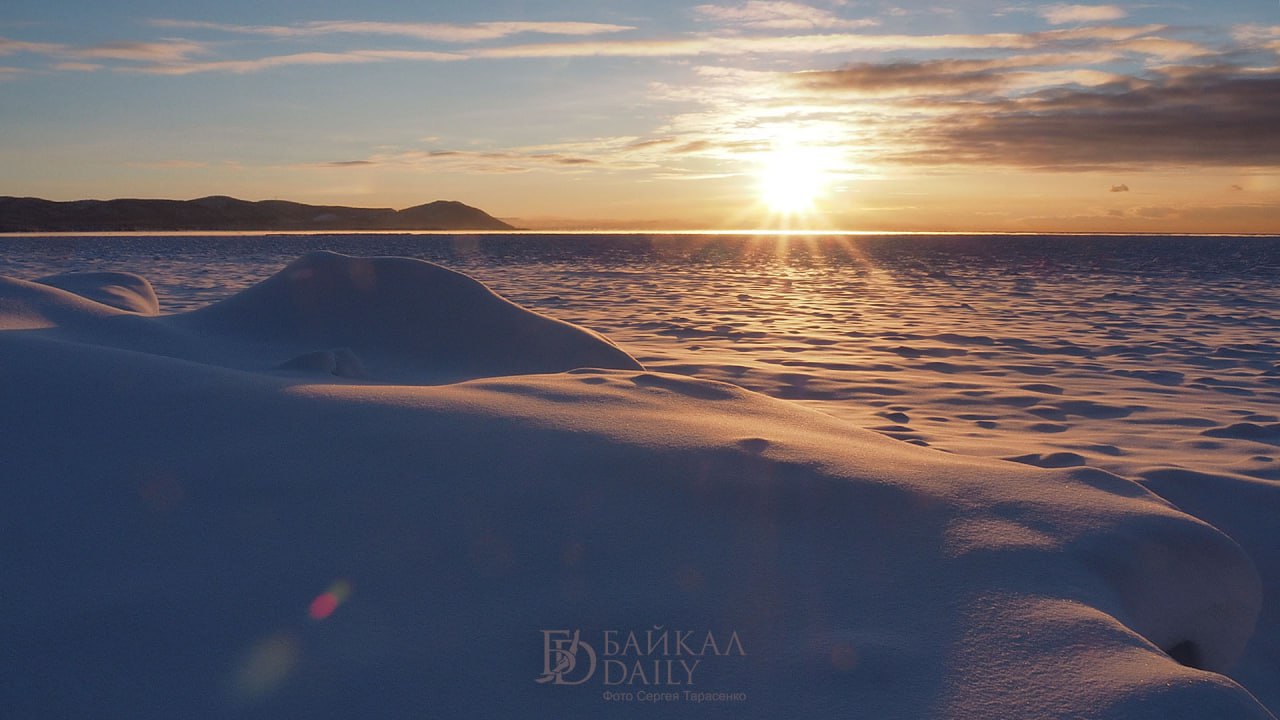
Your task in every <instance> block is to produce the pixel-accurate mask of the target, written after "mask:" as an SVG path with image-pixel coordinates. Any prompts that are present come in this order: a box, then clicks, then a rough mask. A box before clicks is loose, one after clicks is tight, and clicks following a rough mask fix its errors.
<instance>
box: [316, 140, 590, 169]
mask: <svg viewBox="0 0 1280 720" xmlns="http://www.w3.org/2000/svg"><path fill="white" fill-rule="evenodd" d="M598 164H600V160H599V159H597V158H592V157H584V156H582V155H575V154H569V153H564V152H548V151H546V150H544V149H542V148H539V147H525V148H510V149H503V150H492V151H471V150H401V151H391V152H384V153H378V154H375V155H372V156H370V157H368V158H364V159H360V160H341V161H334V162H324V163H319V164H315V163H312V164H307V165H306V167H313V168H314V167H320V168H331V169H335V168H358V167H371V166H378V167H409V168H421V169H429V170H431V171H433V172H462V173H479V174H502V175H509V174H516V173H527V172H532V171H534V170H560V171H575V170H576V169H579V168H582V167H584V166H594V165H598Z"/></svg>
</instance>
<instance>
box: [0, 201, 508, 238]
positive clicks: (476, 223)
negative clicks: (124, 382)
mask: <svg viewBox="0 0 1280 720" xmlns="http://www.w3.org/2000/svg"><path fill="white" fill-rule="evenodd" d="M514 229H515V228H513V227H512V226H510V225H508V224H507V223H504V222H502V221H501V220H499V219H497V218H495V217H493V216H492V215H489V214H488V213H486V212H484V211H483V210H480V209H478V208H473V207H471V206H470V205H464V204H462V203H460V202H456V201H453V200H437V201H435V202H431V203H427V204H426V205H418V206H417V207H411V208H407V209H405V210H393V209H391V208H353V207H341V206H331V205H304V204H302V203H295V202H287V201H284V200H263V201H261V202H250V201H247V200H237V199H236V198H231V197H223V196H220V195H215V196H212V197H205V198H200V199H198V200H132V199H124V200H75V201H71V202H54V201H52V200H41V199H40V198H18V197H3V196H0V232H127V231H165V230H514Z"/></svg>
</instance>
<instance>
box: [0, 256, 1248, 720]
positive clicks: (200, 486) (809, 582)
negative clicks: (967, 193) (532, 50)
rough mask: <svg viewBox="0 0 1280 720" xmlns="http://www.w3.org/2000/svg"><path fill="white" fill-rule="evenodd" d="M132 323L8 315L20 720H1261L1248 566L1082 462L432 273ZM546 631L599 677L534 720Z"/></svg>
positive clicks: (129, 297) (2, 429) (83, 285)
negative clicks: (997, 441) (683, 666)
mask: <svg viewBox="0 0 1280 720" xmlns="http://www.w3.org/2000/svg"><path fill="white" fill-rule="evenodd" d="M149 291H150V286H149V285H147V284H146V282H145V281H144V280H141V278H137V277H136V276H124V275H120V274H104V275H101V276H98V277H88V276H61V277H56V278H49V279H46V280H45V281H41V282H27V281H22V280H13V279H7V278H6V279H3V280H2V281H0V329H3V332H0V407H3V408H4V413H3V415H2V416H0V417H2V418H3V420H0V437H3V438H4V444H3V445H0V467H3V468H5V475H6V481H5V482H4V483H3V485H2V487H3V493H4V495H3V497H2V498H0V513H3V515H0V518H2V519H0V532H2V536H3V538H4V539H5V552H4V554H3V556H0V571H3V577H4V578H5V580H6V589H5V591H4V592H3V593H0V617H3V618H4V624H3V630H2V631H0V632H2V633H3V636H2V637H0V641H2V642H3V645H4V647H5V648H6V650H5V653H4V654H3V656H2V657H3V661H0V662H2V663H3V664H2V665H0V706H3V707H6V708H8V709H9V711H10V712H12V713H13V714H14V715H13V716H15V717H71V716H101V717H108V716H115V717H137V718H145V717H156V718H160V717H178V716H181V717H192V718H199V717H210V718H223V717H250V718H257V717H261V718H279V717H334V718H339V717H341V718H347V717H580V718H598V717H614V716H627V717H631V716H634V717H694V716H715V717H735V718H738V717H760V718H774V717H803V718H824V717H842V718H843V717H876V718H923V717H939V718H974V719H977V718H1077V717H1089V718H1117V719H1119V718H1197V719H1198V718H1205V717H1224V718H1226V717H1230V718H1267V717H1271V715H1270V714H1269V713H1268V712H1267V711H1266V709H1264V708H1263V707H1262V706H1261V705H1259V704H1258V703H1257V702H1256V701H1255V700H1254V699H1253V697H1252V696H1251V695H1250V694H1249V693H1248V692H1247V691H1246V690H1244V689H1243V688H1242V687H1240V686H1239V685H1237V684H1236V683H1235V682H1234V681H1232V680H1231V679H1229V677H1228V675H1229V674H1230V672H1231V670H1232V667H1233V664H1234V663H1235V662H1236V661H1237V660H1238V659H1239V658H1240V657H1241V656H1242V655H1243V654H1244V651H1245V646H1246V644H1247V643H1248V641H1249V639H1250V637H1251V635H1252V634H1253V632H1254V630H1255V621H1256V619H1257V617H1258V614H1259V611H1260V608H1261V605H1262V593H1261V589H1260V583H1259V579H1258V577H1257V573H1256V571H1255V569H1254V566H1253V564H1252V562H1251V561H1250V559H1249V557H1248V556H1247V555H1246V554H1245V553H1244V551H1242V550H1241V548H1240V546H1238V545H1237V544H1236V543H1235V542H1234V541H1233V540H1231V539H1230V538H1228V537H1227V536H1226V535H1224V534H1222V533H1221V532H1219V531H1218V530H1216V529H1215V528H1214V527H1213V526H1211V525H1209V524H1207V523H1206V522H1204V521H1202V520H1199V519H1196V518H1194V517H1191V516H1190V515H1187V514H1185V513H1183V512H1181V511H1179V510H1178V509H1176V508H1175V507H1174V506H1173V505H1171V504H1170V503H1169V502H1167V501H1165V500H1163V499H1161V498H1160V497H1158V496H1156V495H1154V494H1152V493H1151V492H1149V491H1148V490H1146V489H1145V488H1144V487H1143V486H1141V485H1139V484H1137V483H1134V482H1131V481H1129V480H1126V479H1123V478H1121V477H1119V476H1117V475H1113V474H1110V473H1107V472H1104V471H1101V470H1097V469H1094V468H1089V467H1076V466H1074V465H1077V463H1075V462H1074V461H1073V458H1067V457H1064V456H1052V457H1051V456H1045V457H1038V456H1037V457H1021V458H1018V459H1019V460H1020V462H1017V463H1014V462H1006V461H1001V460H995V459H986V458H977V457H962V456H958V455H954V454H948V453H943V452H938V451H936V450H931V449H925V448H919V447H915V446H913V445H911V444H908V443H903V442H899V441H897V440H893V439H890V438H888V437H885V436H884V435H882V434H879V433H875V432H871V431H867V430H862V429H859V428H856V427H854V426H852V425H851V424H849V423H847V422H845V421H842V420H839V419H836V418H834V417H832V416H829V415H826V414H823V413H820V412H817V411H815V410H812V409H810V408H807V407H804V406H802V405H799V404H796V403H792V402H788V401H784V400H777V399H772V398H768V397H765V396H763V395H760V394H756V393H753V392H750V391H747V390H744V389H742V388H739V387H737V386H735V385H730V384H727V383H721V382H715V381H710V380H701V379H694V378H690V377H685V376H679V375H672V374H666V373H658V372H649V371H646V370H645V369H644V368H642V367H641V366H640V364H639V363H638V362H636V360H634V359H633V358H632V357H631V356H630V355H628V354H627V353H626V352H624V351H623V350H621V349H619V348H618V347H616V346H615V345H613V344H612V343H611V342H609V341H608V340H606V339H605V338H603V337H602V336H600V335H597V334H595V333H593V332H591V331H588V330H586V329H583V328H580V327H577V326H573V325H570V324H567V323H563V322H559V321H557V320H553V319H551V318H548V317H546V316H543V315H539V314H537V313H533V312H530V311H527V310H524V309H522V308H520V307H518V306H516V305H513V304H511V303H509V302H507V301H506V300H504V299H503V298H501V297H499V296H497V295H496V294H493V293H492V292H490V291H489V290H488V289H487V288H485V287H484V286H483V285H481V284H480V283H478V282H476V281H474V280H472V279H470V278H468V277H466V276H463V275H460V274H457V273H453V272H451V271H448V270H446V269H444V268H441V267H439V266H435V265H431V264H429V263H423V262H418V261H411V260H404V259H391V258H377V259H361V258H349V257H345V256H340V255H334V254H313V255H308V256H306V257H304V258H303V259H301V260H299V261H297V262H295V263H294V264H291V265H290V266H289V267H287V268H285V269H284V270H282V271H281V272H280V273H279V274H277V275H276V276H274V277H272V278H270V279H268V280H266V281H264V282H263V283H261V284H259V285H257V286H254V287H252V288H249V289H247V290H245V291H243V292H241V293H239V294H237V295H235V296H233V297H231V298H229V299H227V300H225V301H222V302H220V303H217V304H214V305H212V306H209V307H207V308H204V309H201V310H196V311H191V312H186V313H180V314H176V315H158V314H156V311H157V308H158V305H157V304H156V302H155V296H154V293H149ZM1028 392H1036V391H1035V390H1030V391H1028ZM1059 409H1060V410H1061V412H1064V413H1078V414H1083V415H1087V414H1088V413H1091V412H1099V410H1098V409H1097V408H1095V407H1085V406H1067V405H1064V404H1061V403H1060V404H1059ZM1034 465H1066V466H1069V467H1060V468H1056V469H1052V468H1050V469H1046V468H1041V467H1034ZM1177 479H1178V478H1173V480H1177ZM1147 480H1148V481H1149V482H1150V483H1151V484H1153V485H1160V484H1161V483H1163V482H1165V481H1166V480H1168V478H1167V477H1166V476H1162V475H1159V474H1156V473H1153V474H1150V475H1148V476H1147ZM1174 484H1177V483H1176V482H1175V483H1174ZM1179 487H1189V486H1188V485H1186V484H1182V485H1179ZM1179 504H1180V505H1182V503H1181V502H1180V503H1179ZM1250 540H1251V541H1253V540H1254V538H1253V537H1251V538H1250ZM547 630H578V631H580V638H581V640H582V641H583V642H584V643H586V645H587V646H590V647H592V648H593V650H594V652H595V653H596V657H597V659H598V660H600V661H601V662H600V666H599V668H598V672H595V673H594V674H592V675H591V676H590V677H587V678H586V679H585V680H584V681H583V682H582V683H581V684H569V683H568V682H565V683H560V682H554V681H553V682H538V680H539V679H540V677H541V678H543V679H549V678H548V673H547V666H546V664H545V663H546V661H547V658H548V654H547V648H548V647H549V645H548V644H547V643H548V642H549V641H548V640H547V636H546V635H544V631H547ZM611 631H612V632H615V633H616V634H615V635H613V636H612V637H613V638H614V639H615V640H617V641H618V643H619V646H621V640H622V639H623V638H626V637H627V635H628V633H634V634H636V635H638V636H639V637H641V638H645V640H642V641H641V645H640V647H639V650H640V651H643V652H633V651H631V650H629V649H626V648H622V650H621V652H620V653H618V654H617V655H616V656H615V657H616V658H618V659H619V661H624V662H622V666H621V667H623V668H625V671H624V675H623V676H619V675H616V674H615V675H614V676H612V677H611V676H610V675H609V670H610V669H611V668H612V669H615V670H616V668H618V667H619V666H617V665H613V666H609V665H607V663H605V662H604V661H605V660H606V659H608V657H607V656H608V655H609V652H608V651H609V648H610V646H609V644H608V640H607V638H609V637H610V636H609V635H607V634H606V633H608V632H611ZM677 631H694V632H696V633H697V637H698V638H699V639H701V638H703V637H705V636H706V635H707V634H709V633H710V634H712V635H713V636H714V637H715V638H717V639H719V646H720V649H721V650H726V651H725V652H723V653H720V652H715V651H712V652H701V653H700V654H698V655H697V656H696V657H694V658H693V659H696V660H698V661H699V664H698V666H697V668H696V670H695V671H694V672H690V673H689V674H688V676H685V675H684V674H683V672H682V671H680V670H674V671H673V669H672V668H673V667H677V668H678V667H679V664H678V663H676V664H675V665H674V666H672V665H663V664H662V662H664V661H667V660H672V659H685V660H688V659H689V658H690V656H687V655H686V656H681V657H679V658H677V657H676V656H675V655H674V654H672V653H671V652H670V648H669V647H668V646H662V647H667V651H666V652H664V651H662V650H657V651H653V648H654V646H652V645H649V644H648V639H649V638H651V637H653V634H655V633H656V634H658V636H659V637H666V638H667V639H673V638H674V637H675V636H676V633H677ZM646 633H649V636H648V637H646ZM664 633H665V634H666V635H663V634H664ZM729 637H736V638H737V639H738V640H739V642H740V649H741V650H742V652H741V653H738V652H736V651H734V652H729V651H728V650H727V649H726V646H728V643H726V642H725V638H729ZM581 647H582V646H580V645H577V644H576V643H575V644H574V645H573V652H574V653H576V654H575V655H573V657H575V658H576V659H577V660H579V661H584V662H585V660H584V658H585V654H584V653H585V651H584V650H581ZM614 649H615V650H616V649H619V648H618V647H615V648H614ZM554 657H555V658H556V659H558V660H563V659H564V658H565V655H564V654H563V653H562V654H560V655H556V656H554ZM655 661H658V664H657V665H656V666H654V665H653V663H654V662H655ZM633 663H634V664H633ZM637 668H641V672H642V675H641V676H637V674H636V669H637ZM553 669H554V668H553ZM561 669H563V668H561ZM577 670H578V671H579V672H582V670H583V668H582V667H581V666H577ZM552 675H554V673H552ZM576 677H577V676H571V675H560V676H559V679H561V680H569V679H576ZM619 677H625V680H623V681H621V682H618V683H613V684H611V683H610V680H617V679H618V678H619ZM641 678H642V679H641ZM627 680H629V681H630V682H627ZM687 680H692V682H693V684H692V686H690V685H689V684H688V683H687V682H683V681H687ZM676 681H682V682H683V684H679V685H677V684H675V683H676ZM686 690H693V691H696V692H698V693H707V694H708V695H709V696H710V697H709V698H704V700H705V701H701V702H700V701H698V700H696V699H692V698H691V696H688V695H686V694H683V693H684V691H686ZM644 692H651V693H665V692H672V693H673V694H674V695H675V696H676V699H661V700H652V699H649V700H645V699H625V698H623V699H619V698H620V697H621V696H619V697H611V696H610V695H609V693H630V694H632V695H633V696H634V695H637V694H642V693H644ZM717 694H723V695H724V696H725V698H728V699H724V698H721V697H720V696H719V695H717ZM739 696H740V697H739Z"/></svg>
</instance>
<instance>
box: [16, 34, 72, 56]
mask: <svg viewBox="0 0 1280 720" xmlns="http://www.w3.org/2000/svg"><path fill="white" fill-rule="evenodd" d="M64 47H65V46H64V45H59V44H56V43H43V42H26V41H23V40H12V39H10V38H4V37H0V55H15V54H17V53H36V54H39V55H50V54H53V53H56V52H59V51H61V50H62V49H63V48H64Z"/></svg>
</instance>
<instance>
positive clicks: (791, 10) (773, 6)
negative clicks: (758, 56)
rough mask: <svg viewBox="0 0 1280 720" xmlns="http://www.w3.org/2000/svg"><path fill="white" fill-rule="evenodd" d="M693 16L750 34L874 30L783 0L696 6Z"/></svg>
mask: <svg viewBox="0 0 1280 720" xmlns="http://www.w3.org/2000/svg"><path fill="white" fill-rule="evenodd" d="M693 12H694V14H695V15H696V16H698V17H699V18H700V19H703V20H709V21H712V22H715V23H719V24H722V25H731V26H737V27H743V28H750V29H754V30H820V29H834V28H840V29H851V28H863V27H874V26H876V25H879V24H880V22H879V21H878V20H875V19H873V18H859V19H846V18H842V17H840V16H838V15H836V14H835V13H833V12H832V11H830V10H827V9H825V8H818V7H813V6H812V5H803V4H801V3H796V2H787V1H786V0H749V1H748V2H746V3H743V4H741V5H698V6H697V7H695V8H694V9H693Z"/></svg>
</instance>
